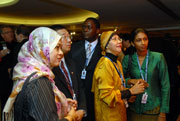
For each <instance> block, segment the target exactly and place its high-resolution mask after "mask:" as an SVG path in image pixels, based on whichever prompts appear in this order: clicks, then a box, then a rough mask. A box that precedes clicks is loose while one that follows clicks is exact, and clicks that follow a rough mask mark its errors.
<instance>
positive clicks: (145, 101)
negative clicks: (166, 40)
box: [136, 52, 149, 104]
mask: <svg viewBox="0 0 180 121" xmlns="http://www.w3.org/2000/svg"><path fill="white" fill-rule="evenodd" d="M136 56H137V61H138V66H139V71H140V73H141V77H142V79H143V80H145V81H146V82H147V81H148V80H147V70H148V58H149V52H148V53H147V55H146V70H145V77H144V76H143V73H142V70H141V66H140V63H139V60H138V55H137V53H136ZM147 99H148V94H147V92H145V93H144V94H143V95H142V99H141V103H142V104H146V103H147Z"/></svg>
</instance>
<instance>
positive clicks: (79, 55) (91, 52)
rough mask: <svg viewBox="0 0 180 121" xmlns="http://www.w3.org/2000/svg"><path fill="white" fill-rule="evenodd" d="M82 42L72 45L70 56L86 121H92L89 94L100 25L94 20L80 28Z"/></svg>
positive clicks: (91, 19) (92, 97)
mask: <svg viewBox="0 0 180 121" xmlns="http://www.w3.org/2000/svg"><path fill="white" fill-rule="evenodd" d="M82 30H83V31H82V32H83V36H84V40H82V41H77V42H75V43H74V44H72V48H71V55H72V58H73V60H74V61H75V63H76V66H77V67H78V68H77V69H78V70H77V72H78V74H79V75H80V78H81V80H82V83H83V87H84V89H85V95H86V104H87V117H86V119H85V120H86V121H94V120H95V118H94V95H93V93H92V92H91V86H92V78H93V74H94V69H95V67H96V64H97V62H98V60H99V59H100V57H101V56H102V55H101V47H100V41H99V39H98V35H99V32H100V24H99V22H98V20H97V19H95V18H87V19H86V20H85V21H84V23H83V26H82Z"/></svg>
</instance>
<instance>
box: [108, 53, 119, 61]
mask: <svg viewBox="0 0 180 121" xmlns="http://www.w3.org/2000/svg"><path fill="white" fill-rule="evenodd" d="M106 56H107V57H108V58H110V59H111V60H112V61H113V62H115V63H116V62H117V58H118V56H115V55H113V54H111V53H106Z"/></svg>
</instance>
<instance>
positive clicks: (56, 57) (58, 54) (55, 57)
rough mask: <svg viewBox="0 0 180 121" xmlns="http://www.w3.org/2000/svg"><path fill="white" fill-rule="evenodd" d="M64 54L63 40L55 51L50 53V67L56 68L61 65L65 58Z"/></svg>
mask: <svg viewBox="0 0 180 121" xmlns="http://www.w3.org/2000/svg"><path fill="white" fill-rule="evenodd" d="M63 56H64V55H63V52H62V43H61V40H59V42H58V44H57V45H56V47H55V48H54V49H53V51H52V52H51V53H50V65H51V67H56V66H58V65H59V62H60V61H61V59H62V58H63Z"/></svg>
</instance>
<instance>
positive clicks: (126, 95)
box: [121, 89, 131, 99]
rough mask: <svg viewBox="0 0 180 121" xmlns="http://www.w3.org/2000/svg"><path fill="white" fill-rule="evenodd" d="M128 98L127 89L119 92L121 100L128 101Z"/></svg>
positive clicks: (129, 93)
mask: <svg viewBox="0 0 180 121" xmlns="http://www.w3.org/2000/svg"><path fill="white" fill-rule="evenodd" d="M130 97H131V92H130V91H129V89H127V90H122V91H121V98H122V99H128V98H130Z"/></svg>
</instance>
